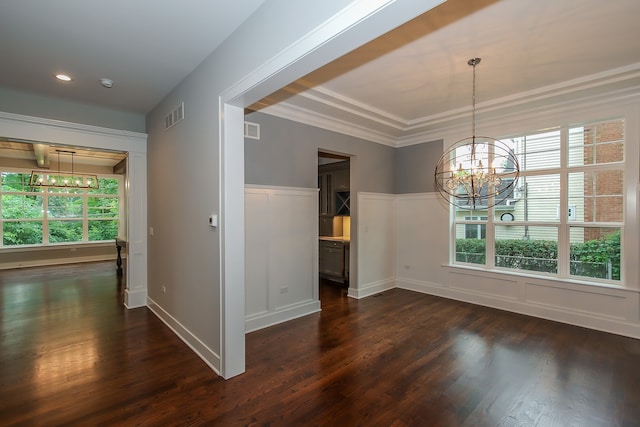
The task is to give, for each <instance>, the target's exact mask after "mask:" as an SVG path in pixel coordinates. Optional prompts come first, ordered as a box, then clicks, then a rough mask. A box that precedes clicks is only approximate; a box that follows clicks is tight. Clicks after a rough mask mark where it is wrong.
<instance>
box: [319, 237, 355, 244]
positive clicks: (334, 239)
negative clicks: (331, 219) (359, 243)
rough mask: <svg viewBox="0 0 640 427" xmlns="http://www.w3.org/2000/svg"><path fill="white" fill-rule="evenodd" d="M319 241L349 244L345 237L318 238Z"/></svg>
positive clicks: (347, 238)
mask: <svg viewBox="0 0 640 427" xmlns="http://www.w3.org/2000/svg"><path fill="white" fill-rule="evenodd" d="M319 239H320V240H326V241H329V242H342V243H349V237H345V236H335V237H331V236H320V237H319Z"/></svg>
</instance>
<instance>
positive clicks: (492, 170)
mask: <svg viewBox="0 0 640 427" xmlns="http://www.w3.org/2000/svg"><path fill="white" fill-rule="evenodd" d="M467 63H468V64H469V65H470V66H472V67H473V97H472V111H471V115H472V130H471V136H470V137H467V138H464V139H461V140H460V141H458V142H456V143H455V144H453V145H452V146H451V147H450V148H449V149H447V150H446V151H445V152H444V153H443V154H442V156H441V157H440V160H438V164H437V165H436V171H435V187H436V189H437V190H438V192H439V193H440V195H441V196H442V197H443V198H444V199H445V200H447V201H448V202H449V203H451V204H452V205H454V206H456V207H458V208H462V209H488V208H490V207H492V206H495V205H497V204H500V203H503V202H505V201H506V199H507V198H508V197H509V196H510V195H511V193H513V189H514V187H515V185H516V181H517V179H518V176H519V174H520V168H519V165H518V158H517V156H516V154H515V153H514V152H513V150H512V149H511V148H509V146H507V144H505V143H504V142H502V141H499V140H497V139H494V138H490V137H486V136H476V65H478V64H479V63H480V58H472V59H470V60H469V61H468V62H467Z"/></svg>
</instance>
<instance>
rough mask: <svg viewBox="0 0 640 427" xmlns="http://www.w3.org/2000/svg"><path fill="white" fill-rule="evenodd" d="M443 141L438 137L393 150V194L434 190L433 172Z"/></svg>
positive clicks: (440, 153) (440, 154)
mask: <svg viewBox="0 0 640 427" xmlns="http://www.w3.org/2000/svg"><path fill="white" fill-rule="evenodd" d="M443 143H444V141H443V140H441V139H440V140H436V141H431V142H424V143H422V144H415V145H408V146H405V147H399V148H397V149H396V150H395V156H396V157H395V191H394V192H395V194H407V193H431V192H433V191H435V188H434V179H433V172H434V171H435V169H436V164H437V163H438V160H439V159H440V156H442V151H443V148H442V147H443Z"/></svg>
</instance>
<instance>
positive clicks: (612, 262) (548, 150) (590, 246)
mask: <svg viewBox="0 0 640 427" xmlns="http://www.w3.org/2000/svg"><path fill="white" fill-rule="evenodd" d="M502 140H503V141H504V142H505V143H507V144H508V145H509V146H510V148H511V149H512V150H513V151H514V153H515V154H516V155H517V157H518V161H519V164H520V176H519V178H518V180H517V182H516V184H515V186H514V191H513V193H512V195H511V196H510V197H509V198H507V199H506V200H505V201H504V202H502V203H500V204H498V205H496V206H494V207H492V208H486V207H485V208H483V207H481V206H479V207H476V209H475V210H471V209H462V208H459V207H456V208H454V209H455V221H454V222H455V224H454V225H455V228H454V229H455V234H456V236H455V237H456V238H455V260H456V262H458V263H468V264H475V265H484V266H486V267H488V268H492V269H494V268H495V269H507V270H520V271H527V272H534V273H535V274H538V273H540V274H544V275H554V276H557V277H562V278H570V277H576V278H589V280H596V281H612V282H617V281H620V269H621V259H622V257H621V255H622V249H621V247H622V246H621V234H622V230H623V228H624V215H623V212H624V209H623V207H624V197H623V195H624V191H623V190H624V189H623V186H624V179H623V178H624V120H623V119H612V120H603V121H597V122H590V123H584V124H575V125H567V126H559V127H557V128H551V129H546V130H544V131H539V132H531V133H527V134H522V135H515V136H513V137H510V138H504V139H502ZM483 229H486V232H485V233H482V232H473V230H483Z"/></svg>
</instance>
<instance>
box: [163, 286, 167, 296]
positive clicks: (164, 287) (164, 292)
mask: <svg viewBox="0 0 640 427" xmlns="http://www.w3.org/2000/svg"><path fill="white" fill-rule="evenodd" d="M162 293H163V294H166V293H167V287H166V286H165V285H162Z"/></svg>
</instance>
